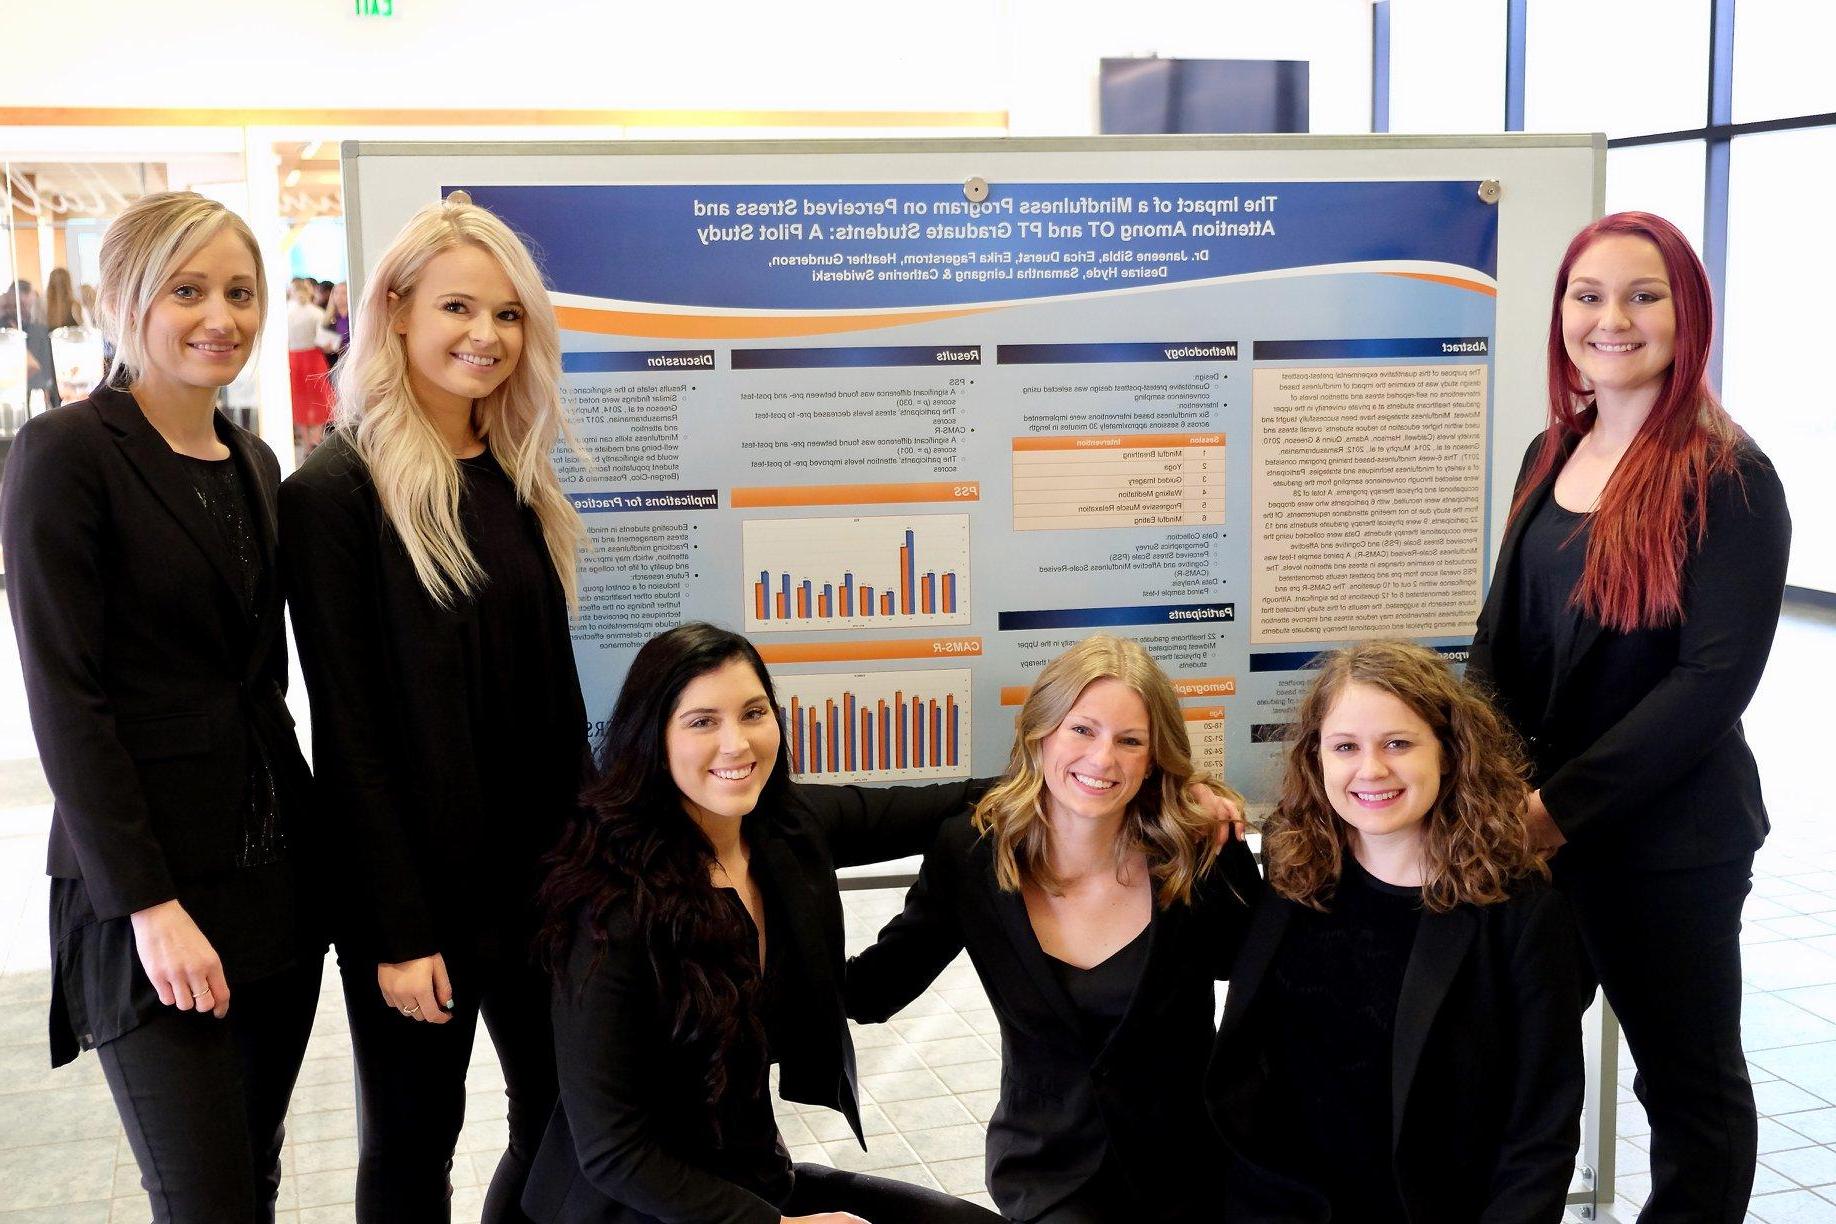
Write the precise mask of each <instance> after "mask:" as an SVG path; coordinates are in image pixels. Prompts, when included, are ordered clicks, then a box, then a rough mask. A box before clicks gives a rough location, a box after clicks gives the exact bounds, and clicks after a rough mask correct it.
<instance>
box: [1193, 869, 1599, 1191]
mask: <svg viewBox="0 0 1836 1224" xmlns="http://www.w3.org/2000/svg"><path fill="white" fill-rule="evenodd" d="M1340 888H1341V891H1342V892H1344V893H1345V894H1346V895H1345V896H1342V897H1340V898H1339V899H1338V900H1337V901H1336V902H1335V907H1336V908H1338V909H1344V908H1345V906H1346V905H1347V903H1348V902H1349V903H1350V904H1359V902H1358V901H1356V900H1354V899H1353V898H1354V895H1355V894H1356V893H1358V892H1367V894H1368V895H1366V896H1365V897H1364V898H1363V903H1365V904H1380V903H1381V902H1383V901H1386V900H1390V898H1384V897H1379V896H1377V895H1376V894H1375V891H1374V890H1361V889H1358V888H1356V887H1352V888H1347V887H1346V885H1345V884H1344V883H1341V886H1340ZM1310 914H1313V915H1317V914H1318V912H1317V911H1311V910H1309V909H1308V908H1307V907H1305V906H1303V905H1301V904H1300V903H1299V902H1296V901H1290V900H1287V899H1285V898H1280V897H1275V896H1270V897H1268V898H1266V899H1265V900H1264V902H1263V903H1262V905H1261V906H1260V907H1259V908H1258V910H1257V912H1256V916H1255V918H1254V920H1253V921H1252V923H1251V926H1250V930H1249V933H1248V934H1247V935H1246V936H1245V937H1244V940H1243V950H1242V953H1241V955H1239V956H1238V957H1237V963H1236V967H1235V970H1234V972H1233V975H1232V977H1231V983H1230V995H1229V997H1228V998H1227V999H1226V1000H1225V1004H1224V1020H1223V1023H1222V1024H1221V1025H1220V1027H1219V1030H1218V1040H1217V1050H1216V1052H1215V1054H1214V1055H1213V1057H1212V1061H1211V1069H1210V1071H1209V1073H1208V1074H1207V1076H1206V1097H1207V1103H1208V1104H1209V1106H1210V1112H1211V1118H1212V1121H1213V1122H1215V1123H1216V1124H1217V1128H1218V1132H1219V1134H1220V1136H1221V1137H1222V1140H1223V1142H1224V1143H1225V1144H1226V1145H1227V1146H1228V1147H1229V1148H1230V1150H1231V1153H1232V1159H1231V1160H1230V1162H1229V1165H1228V1167H1227V1168H1226V1169H1225V1170H1224V1171H1223V1172H1222V1173H1221V1174H1219V1175H1216V1176H1215V1177H1214V1188H1215V1186H1216V1184H1217V1183H1218V1182H1221V1183H1222V1191H1221V1193H1217V1192H1215V1189H1214V1195H1213V1200H1212V1201H1213V1204H1214V1206H1213V1212H1214V1215H1213V1217H1212V1218H1217V1219H1226V1220H1231V1221H1234V1222H1241V1224H1271V1222H1273V1221H1280V1224H1343V1222H1344V1220H1345V1219H1346V1218H1348V1217H1346V1216H1344V1215H1342V1214H1340V1211H1339V1210H1335V1205H1334V1204H1332V1203H1330V1202H1329V1201H1328V1200H1327V1197H1326V1194H1325V1193H1324V1188H1323V1187H1321V1186H1320V1185H1319V1180H1318V1176H1317V1170H1309V1171H1307V1172H1309V1173H1312V1174H1313V1176H1307V1177H1304V1178H1302V1177H1295V1176H1294V1175H1293V1174H1292V1173H1291V1172H1290V1171H1289V1170H1290V1169H1291V1168H1292V1166H1293V1165H1294V1164H1295V1163H1296V1162H1295V1160H1294V1159H1293V1157H1292V1156H1291V1155H1290V1154H1289V1153H1288V1151H1287V1149H1288V1148H1289V1147H1290V1146H1291V1144H1292V1143H1294V1142H1295V1140H1296V1135H1295V1134H1294V1133H1291V1132H1290V1131H1288V1130H1286V1129H1284V1127H1286V1126H1291V1125H1292V1123H1291V1122H1290V1121H1284V1119H1283V1118H1281V1117H1279V1116H1277V1115H1276V1114H1275V1113H1274V1112H1273V1111H1272V1108H1271V1107H1272V1106H1274V1105H1277V1104H1278V1102H1276V1101H1274V1100H1273V1099H1272V1098H1273V1097H1274V1096H1275V1095H1276V1094H1275V1093H1274V1092H1273V1091H1271V1090H1270V1087H1269V1085H1270V1083H1271V1081H1273V1080H1275V1079H1276V1078H1277V1077H1281V1076H1285V1077H1287V1078H1288V1081H1289V1082H1294V1081H1295V1080H1296V1079H1299V1078H1301V1077H1303V1076H1305V1075H1306V1074H1308V1073H1307V1072H1306V1071H1305V1070H1304V1069H1302V1070H1296V1069H1294V1068H1291V1067H1284V1066H1281V1065H1278V1064H1281V1063H1285V1062H1288V1061H1290V1060H1292V1059H1293V1058H1294V1057H1295V1056H1296V1054H1297V1051H1295V1050H1293V1049H1288V1048H1280V1049H1278V1048H1276V1047H1274V1046H1273V1045H1272V1043H1271V1042H1270V1041H1269V1040H1268V1037H1267V1034H1268V1032H1269V1028H1270V1027H1271V1022H1270V1019H1269V1016H1268V1013H1269V1011H1270V1005H1271V1002H1272V1000H1273V996H1274V993H1275V991H1276V990H1277V989H1278V988H1277V987H1276V986H1275V985H1274V980H1273V979H1274V969H1275V963H1276V961H1277V959H1278V958H1279V957H1281V956H1283V955H1285V954H1286V953H1287V952H1288V950H1289V945H1290V943H1291V940H1290V939H1289V936H1290V934H1291V933H1292V931H1293V930H1294V929H1295V928H1297V927H1299V926H1301V925H1303V924H1308V923H1311V922H1313V921H1316V920H1317V919H1316V918H1310V917H1309V915H1310ZM1320 917H1323V916H1320ZM1576 955H1577V949H1576V947H1575V940H1574V926H1573V919H1572V917H1571V915H1570V912H1569V908H1568V902H1567V901H1566V899H1564V898H1563V896H1562V895H1561V894H1560V893H1558V892H1555V891H1554V890H1552V889H1550V888H1549V887H1547V886H1546V885H1542V884H1537V883H1534V882H1529V881H1526V882H1524V883H1523V884H1522V885H1521V886H1520V888H1519V890H1518V891H1517V892H1516V893H1515V894H1514V895H1513V896H1512V897H1511V898H1510V899H1509V900H1506V901H1502V902H1499V903H1497V904H1494V905H1456V906H1454V907H1453V908H1452V909H1449V910H1446V911H1444V912H1441V913H1435V912H1432V911H1429V910H1423V911H1422V912H1421V914H1420V915H1419V916H1418V917H1417V918H1416V919H1415V932H1414V938H1413V940H1412V942H1411V944H1410V947H1409V952H1408V959H1407V967H1406V968H1405V969H1404V971H1403V975H1402V982H1401V986H1400V988H1399V990H1398V993H1397V995H1396V999H1395V1007H1394V1011H1393V1013H1392V1031H1391V1037H1390V1050H1389V1061H1388V1064H1387V1065H1388V1077H1387V1084H1388V1086H1389V1096H1390V1098H1391V1099H1390V1103H1389V1120H1388V1125H1387V1126H1386V1127H1385V1128H1384V1130H1383V1131H1382V1133H1381V1134H1380V1135H1379V1136H1377V1137H1376V1138H1375V1139H1370V1140H1364V1142H1367V1143H1369V1144H1370V1147H1371V1149H1372V1150H1374V1151H1376V1152H1378V1153H1380V1154H1381V1155H1383V1156H1384V1157H1385V1158H1387V1160H1388V1162H1389V1170H1390V1178H1389V1180H1390V1182H1391V1183H1392V1184H1393V1185H1394V1187H1395V1190H1394V1193H1395V1194H1396V1195H1397V1196H1398V1197H1400V1199H1401V1201H1402V1204H1403V1206H1404V1208H1405V1209H1406V1210H1407V1213H1408V1214H1407V1216H1406V1217H1405V1218H1407V1219H1409V1220H1413V1221H1417V1222H1419V1224H1430V1222H1432V1224H1443V1222H1446V1224H1453V1222H1455V1221H1457V1222H1458V1224H1557V1222H1558V1221H1559V1220H1560V1219H1561V1218H1562V1210H1563V1207H1564V1204H1565V1200H1566V1198H1567V1194H1568V1182H1569V1179H1570V1178H1571V1177H1572V1176H1573V1175H1574V1171H1575V1149H1576V1145H1577V1144H1578V1142H1579V1140H1580V1134H1581V1130H1580V1118H1581V1095H1582V1085H1583V1080H1584V1077H1583V1074H1582V1063H1581V1000H1580V992H1579V989H1578V986H1579V982H1578V980H1577V979H1578V975H1577V974H1576V972H1575V967H1574V966H1575V960H1574V958H1575V956H1576ZM1325 1049H1326V1048H1325V1047H1324V1046H1323V1045H1322V1044H1318V1043H1309V1044H1308V1045H1306V1046H1305V1047H1304V1048H1303V1049H1302V1050H1300V1051H1298V1054H1299V1056H1300V1057H1301V1058H1302V1059H1303V1060H1304V1061H1306V1062H1312V1061H1315V1060H1317V1059H1319V1058H1321V1057H1322V1056H1324V1054H1325ZM1298 1133H1299V1136H1300V1137H1301V1138H1302V1139H1306V1137H1307V1135H1308V1132H1307V1131H1305V1130H1302V1131H1300V1132H1298ZM1366 1176H1367V1179H1368V1178H1369V1176H1370V1175H1369V1174H1367V1175H1366ZM1220 1198H1221V1200H1222V1201H1221V1202H1219V1201H1218V1200H1219V1199H1220ZM1349 1218H1351V1219H1354V1220H1363V1219H1366V1218H1367V1217H1366V1216H1365V1215H1364V1214H1363V1213H1362V1212H1361V1211H1360V1212H1358V1213H1357V1214H1354V1215H1352V1216H1350V1217H1349Z"/></svg>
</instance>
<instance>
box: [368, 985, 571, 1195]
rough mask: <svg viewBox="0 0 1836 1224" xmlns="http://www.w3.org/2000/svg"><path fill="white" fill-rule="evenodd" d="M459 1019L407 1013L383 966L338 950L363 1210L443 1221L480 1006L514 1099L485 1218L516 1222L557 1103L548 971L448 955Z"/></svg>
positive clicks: (507, 1091) (506, 1087)
mask: <svg viewBox="0 0 1836 1224" xmlns="http://www.w3.org/2000/svg"><path fill="white" fill-rule="evenodd" d="M446 970H447V974H448V976H449V977H450V978H451V980H452V984H453V1010H452V1013H451V1015H452V1019H450V1020H449V1021H447V1022H446V1023H445V1024H428V1023H425V1022H423V1021H419V1020H410V1019H408V1018H407V1017H405V1016H403V1015H402V1014H401V1013H399V1012H397V1011H396V1010H395V1009H394V1008H392V1007H390V1006H389V1005H388V1004H386V1003H384V1002H383V998H382V991H381V990H380V989H378V987H377V985H376V966H375V965H374V964H373V963H369V962H357V961H354V960H353V959H352V958H350V957H348V956H346V955H344V954H343V953H340V954H339V957H338V971H339V973H340V975H341V976H342V977H343V979H344V1007H345V1011H346V1013H347V1014H348V1015H349V1016H350V1022H351V1047H352V1051H353V1053H354V1054H355V1056H356V1063H357V1148H358V1150H357V1218H358V1220H360V1221H362V1224H424V1222H431V1224H445V1221H447V1220H450V1219H451V1218H452V1192H453V1191H452V1177H451V1175H452V1169H453V1148H454V1147H455V1146H456V1145H457V1144H458V1142H459V1129H460V1127H461V1126H463V1125H464V1124H465V1071H466V1067H467V1066H468V1065H469V1064H470V1062H471V1060H472V1042H473V1038H474V1037H475V1036H476V1034H477V1031H478V1017H479V1015H480V1013H481V1012H482V1014H483V1016H484V1022H485V1027H486V1029H487V1030H489V1032H490V1034H491V1041H492V1044H493V1045H495V1046H496V1047H497V1060H498V1064H499V1065H500V1066H501V1067H502V1068H503V1072H504V1094H505V1096H506V1097H507V1098H508V1099H509V1124H510V1142H509V1146H508V1147H507V1148H506V1149H505V1151H504V1154H503V1158H502V1159H501V1160H499V1161H498V1164H497V1172H496V1174H495V1175H493V1177H492V1178H491V1186H490V1189H489V1190H487V1191H486V1193H485V1202H484V1212H483V1220H484V1224H521V1222H522V1221H525V1220H527V1219H528V1217H527V1216H525V1215H524V1214H523V1211H522V1208H521V1206H520V1205H519V1204H520V1203H521V1201H522V1197H523V1183H524V1182H526V1181H527V1180H528V1179H529V1162H530V1161H531V1160H533V1159H534V1158H535V1153H536V1149H537V1148H539V1147H540V1146H541V1144H542V1132H543V1131H544V1130H545V1129H546V1128H547V1126H548V1115H549V1113H550V1112H551V1111H552V1110H553V1109H554V1106H555V1098H556V1095H557V1088H556V1085H555V1039H554V1031H553V1030H552V1029H551V1028H550V1027H549V1020H548V979H547V978H545V977H544V976H542V975H541V974H540V973H538V972H537V971H536V970H535V969H534V968H533V967H531V966H530V965H529V964H527V963H526V962H525V961H524V960H522V959H521V958H517V957H512V956H506V957H502V958H492V959H476V958H474V959H460V958H449V959H448V960H447V962H446Z"/></svg>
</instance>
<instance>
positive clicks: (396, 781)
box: [280, 434, 587, 964]
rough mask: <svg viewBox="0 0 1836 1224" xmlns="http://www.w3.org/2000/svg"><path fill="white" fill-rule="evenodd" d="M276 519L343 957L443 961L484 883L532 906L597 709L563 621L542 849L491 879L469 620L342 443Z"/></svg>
mask: <svg viewBox="0 0 1836 1224" xmlns="http://www.w3.org/2000/svg"><path fill="white" fill-rule="evenodd" d="M526 513H528V512H526ZM280 516H281V528H282V531H283V533H284V534H285V535H286V538H287V548H286V550H285V553H284V555H283V564H284V571H285V576H286V586H287V602H288V606H289V607H290V608H291V610H292V612H293V632H294V639H295V641H296V642H297V643H298V644H299V649H300V664H301V667H302V669H303V670H304V672H305V675H306V687H307V691H308V692H309V693H311V695H312V712H313V718H312V743H313V768H314V770H315V771H316V772H317V775H318V783H319V799H320V802H321V804H322V806H323V808H324V822H325V825H326V827H327V829H328V830H329V831H330V832H331V833H332V834H334V835H335V836H336V837H337V838H338V842H339V847H340V850H341V852H342V857H341V859H340V870H339V878H340V880H341V882H342V885H343V890H344V899H345V905H344V906H343V910H342V914H341V926H340V929H339V930H338V931H337V932H336V934H337V937H338V941H339V944H340V947H342V948H347V949H349V950H351V951H352V952H353V953H354V954H355V955H358V956H363V957H367V958H369V959H372V960H375V961H377V962H379V963H389V964H394V963H397V962H400V961H405V960H410V959H413V958H415V957H421V956H429V955H432V954H433V953H435V952H441V953H444V954H446V955H449V956H450V955H452V954H453V953H454V952H455V951H456V950H461V949H463V948H465V947H467V946H469V941H470V940H471V938H472V936H473V935H474V934H475V929H474V928H475V922H476V920H477V917H478V916H477V915H476V914H475V913H474V912H472V911H473V909H474V907H475V903H476V901H477V898H478V897H479V896H480V895H481V894H484V893H486V892H487V891H488V888H487V886H486V884H485V883H484V881H486V880H487V879H489V880H497V879H501V878H502V874H503V873H505V872H522V873H523V874H524V875H526V876H527V877H528V879H527V892H528V894H529V895H531V896H533V895H534V891H535V888H536V886H537V885H538V884H539V883H540V873H539V868H538V862H537V860H538V858H539V856H540V854H541V853H542V852H544V851H546V850H547V849H548V848H550V847H552V846H553V845H554V843H555V841H556V839H557V838H558V837H559V836H560V832H561V825H562V823H563V822H564V821H565V819H566V817H567V815H568V814H569V813H570V812H572V811H573V810H574V807H575V805H576V802H577V796H578V794H579V790H580V785H581V782H582V781H583V780H584V772H585V765H586V762H587V750H586V708H585V706H584V704H583V703H582V701H581V697H580V681H579V677H578V675H577V674H576V672H575V668H574V656H573V647H572V644H571V642H570V640H569V637H568V627H567V619H566V614H565V612H558V614H557V615H556V617H555V618H554V623H553V624H551V625H550V626H548V633H549V635H550V637H551V639H552V640H551V643H550V649H549V651H548V653H549V655H550V657H552V658H554V659H555V660H557V661H558V664H559V670H558V672H557V674H555V675H553V676H551V677H548V683H549V687H550V688H551V690H552V692H553V694H554V699H553V701H551V702H550V703H548V705H546V706H545V707H544V708H542V709H539V710H531V711H529V712H528V716H529V717H530V718H532V719H542V720H545V721H546V722H548V723H549V724H551V725H548V726H547V727H545V728H544V729H543V730H542V732H541V734H540V738H541V739H542V741H543V743H544V744H546V745H547V746H548V748H547V751H546V752H545V753H544V754H543V755H542V756H541V758H540V759H531V760H529V761H527V762H523V763H522V765H523V766H524V768H525V769H526V772H527V775H528V779H529V786H528V805H527V807H526V809H525V810H524V811H523V812H522V813H519V814H518V817H519V819H522V820H524V821H526V822H528V824H529V825H530V827H529V828H528V829H527V830H526V831H525V832H526V835H525V837H524V840H525V841H526V842H527V843H528V844H529V845H530V846H531V847H532V849H531V852H530V853H529V855H528V856H527V861H526V862H519V863H502V862H488V861H485V860H486V859H487V858H488V856H487V855H486V853H485V850H484V845H485V821H486V819H487V815H486V813H485V811H484V803H483V788H482V785H481V783H480V780H479V773H478V768H477V764H476V762H477V760H478V758H479V757H480V756H481V755H482V754H485V753H488V752H491V751H492V750H493V748H494V745H492V744H489V743H480V742H478V737H477V736H476V734H475V733H474V728H473V722H472V711H473V710H475V709H477V708H478V706H479V704H480V698H479V697H478V687H479V678H478V676H476V675H475V674H473V673H474V672H475V670H476V669H475V668H474V667H471V666H469V665H468V657H467V655H466V652H465V648H464V643H465V640H466V637H467V630H468V624H469V622H470V619H471V618H472V617H473V616H474V615H475V614H476V605H475V604H474V603H473V601H471V600H463V599H462V600H458V601H456V602H455V603H454V605H453V606H452V607H448V608H442V607H440V606H439V605H438V604H436V603H435V602H434V601H433V600H432V599H431V598H429V596H428V595H427V592H426V589H425V588H424V587H422V585H421V582H420V579H419V578H418V577H417V576H416V575H415V571H414V566H413V564H412V563H411V562H410V561H409V559H408V554H407V552H406V550H405V549H404V548H403V547H402V543H401V539H400V537H398V536H397V535H396V533H395V530H394V528H392V527H390V526H389V523H388V520H387V518H385V517H384V515H383V511H382V503H381V502H380V501H379V500H378V499H377V496H376V491H375V488H374V487H373V486H372V485H371V483H370V475H369V469H368V468H367V467H366V466H365V464H364V463H363V461H362V460H361V459H360V458H359V457H358V455H357V452H356V450H355V449H354V448H353V447H352V446H351V443H350V440H349V438H348V437H347V436H345V435H343V434H333V435H332V437H331V438H329V439H328V440H327V441H326V442H325V444H324V445H322V446H320V447H319V448H318V449H316V450H315V451H313V453H312V455H311V456H310V457H309V458H308V459H307V460H306V462H305V464H303V465H302V466H301V467H300V469H299V471H297V472H295V473H293V475H291V476H289V477H288V478H287V481H286V483H285V484H283V485H282V486H281V490H280ZM544 555H546V554H544ZM548 573H549V581H550V582H551V583H553V584H554V599H553V601H552V602H553V603H554V605H555V607H556V608H557V609H564V608H565V607H566V603H565V600H564V599H563V597H562V595H561V593H560V579H559V578H557V577H556V576H555V575H554V572H553V569H552V568H550V569H549V571H548ZM456 945H457V946H456Z"/></svg>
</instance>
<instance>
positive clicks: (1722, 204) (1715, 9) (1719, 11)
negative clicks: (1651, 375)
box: [1702, 0, 1734, 392]
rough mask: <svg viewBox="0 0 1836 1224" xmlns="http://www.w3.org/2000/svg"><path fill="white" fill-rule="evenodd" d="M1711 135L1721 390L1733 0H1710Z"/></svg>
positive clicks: (1713, 282) (1712, 355)
mask: <svg viewBox="0 0 1836 1224" xmlns="http://www.w3.org/2000/svg"><path fill="white" fill-rule="evenodd" d="M1709 22H1710V24H1709V80H1708V116H1707V118H1708V124H1709V132H1710V133H1711V134H1709V135H1708V136H1707V138H1706V139H1705V140H1704V141H1703V156H1704V157H1705V158H1706V159H1707V162H1706V165H1705V166H1704V169H1703V175H1702V263H1703V266H1704V267H1705V268H1707V270H1708V277H1709V286H1710V288H1711V289H1712V290H1713V292H1714V294H1715V301H1716V303H1717V304H1718V305H1719V306H1720V313H1721V317H1722V321H1723V326H1721V327H1717V328H1716V329H1715V342H1714V348H1713V349H1712V350H1711V351H1710V352H1709V384H1710V385H1711V386H1713V387H1714V388H1715V389H1716V391H1717V392H1719V391H1720V390H1721V352H1722V340H1723V338H1724V337H1725V336H1726V335H1727V327H1726V320H1727V308H1728V162H1729V154H1730V152H1731V149H1732V142H1733V128H1734V0H1709Z"/></svg>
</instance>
